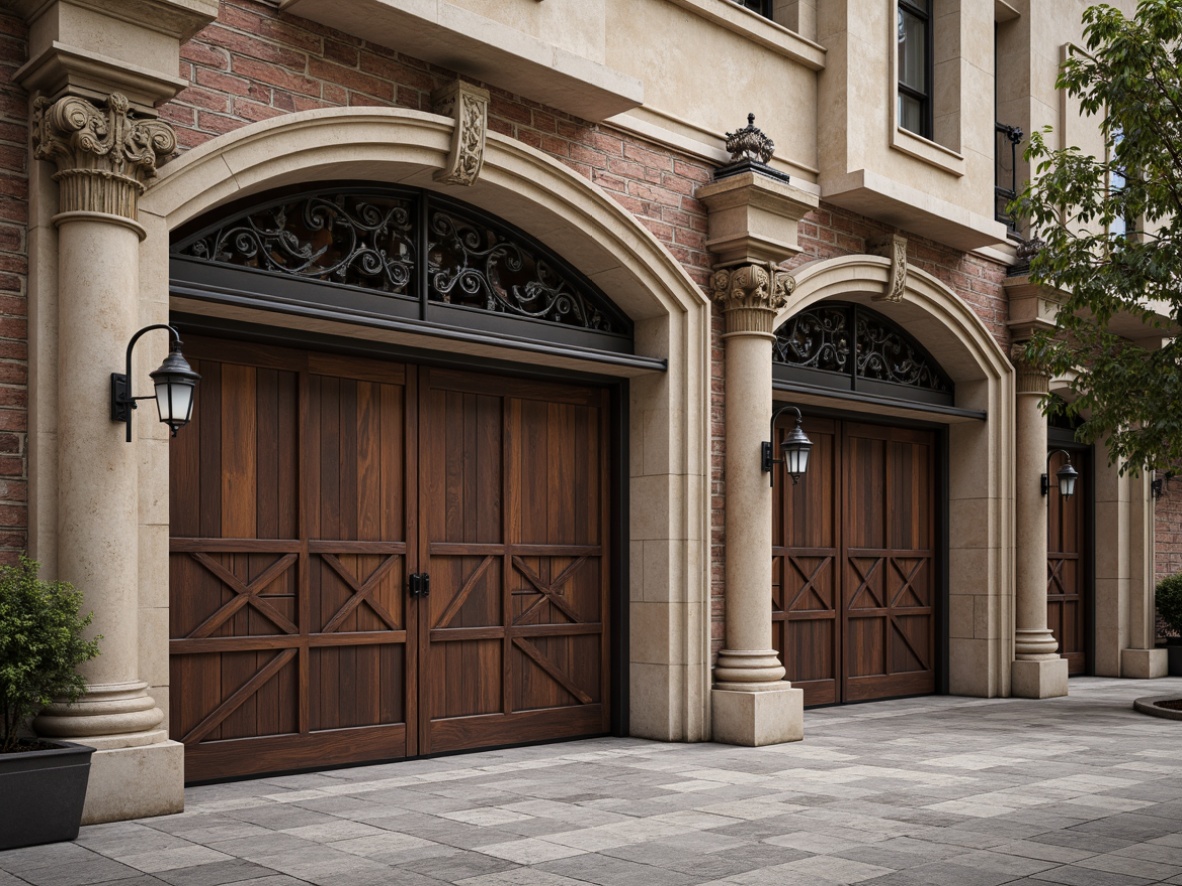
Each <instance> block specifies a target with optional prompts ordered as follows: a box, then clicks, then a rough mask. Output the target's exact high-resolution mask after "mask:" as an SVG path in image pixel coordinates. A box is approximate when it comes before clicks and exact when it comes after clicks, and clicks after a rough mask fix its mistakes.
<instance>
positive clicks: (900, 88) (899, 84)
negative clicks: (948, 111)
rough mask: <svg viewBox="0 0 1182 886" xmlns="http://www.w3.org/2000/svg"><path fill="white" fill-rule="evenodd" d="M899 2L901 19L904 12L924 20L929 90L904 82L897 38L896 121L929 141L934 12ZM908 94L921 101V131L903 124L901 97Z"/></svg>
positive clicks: (905, 128) (926, 70)
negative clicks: (920, 89) (900, 107)
mask: <svg viewBox="0 0 1182 886" xmlns="http://www.w3.org/2000/svg"><path fill="white" fill-rule="evenodd" d="M897 2H898V13H897V15H898V17H899V18H900V19H901V18H902V16H903V15H904V14H906V15H910V16H913V17H914V18H916V19H918V20H920V21H921V22H923V26H924V27H923V34H924V59H923V72H924V73H923V78H924V82H925V83H926V84H927V92H920V91H919V90H918V89H915V88H913V87H911V86H907V85H906V84H905V83H904V82H903V71H902V65H901V63H900V61H899V44H898V40H897V38H896V42H895V60H896V65H897V66H898V68H899V70H898V71H897V74H898V76H897V77H896V83H895V87H896V88H895V114H896V116H897V117H898V120H897V121H896V122H897V123H898V125H899V128H900V129H904V130H906V131H907V132H910V133H912V134H914V135H918V136H919V137H920V138H926V139H928V140H929V141H930V140H931V139H932V137H933V132H934V121H933V115H932V96H933V95H934V92H935V90H934V89H933V88H932V68H933V65H932V55H933V53H932V13H931V12H930V11H928V10H925V9H921V8H920V7H918V6H916V5H915V4H914V3H912V2H910V0H897ZM929 3H930V4H931V5H934V4H935V0H929ZM904 95H906V96H907V97H908V98H912V99H915V100H916V101H918V102H919V103H920V107H921V109H922V114H921V117H922V120H921V123H920V125H921V127H922V131H921V132H916V131H915V130H914V129H908V128H907V127H906V126H904V125H903V115H902V114H901V113H899V105H900V101H899V100H900V98H901V97H902V96H904Z"/></svg>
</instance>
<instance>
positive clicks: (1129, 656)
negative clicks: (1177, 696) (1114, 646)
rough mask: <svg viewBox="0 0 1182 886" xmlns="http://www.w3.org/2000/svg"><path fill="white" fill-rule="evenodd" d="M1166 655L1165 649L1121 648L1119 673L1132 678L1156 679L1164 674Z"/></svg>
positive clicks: (1166, 666)
mask: <svg viewBox="0 0 1182 886" xmlns="http://www.w3.org/2000/svg"><path fill="white" fill-rule="evenodd" d="M1168 657H1169V656H1168V653H1167V652H1166V650H1165V649H1122V650H1121V651H1120V675H1121V676H1122V677H1130V678H1132V679H1134V680H1156V679H1157V678H1158V677H1164V676H1166V672H1167V670H1168V664H1169V662H1168Z"/></svg>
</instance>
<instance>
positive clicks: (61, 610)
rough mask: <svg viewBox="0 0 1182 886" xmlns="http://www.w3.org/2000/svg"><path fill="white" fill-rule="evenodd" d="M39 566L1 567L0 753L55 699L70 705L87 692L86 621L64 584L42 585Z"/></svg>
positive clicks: (91, 645) (93, 651)
mask: <svg viewBox="0 0 1182 886" xmlns="http://www.w3.org/2000/svg"><path fill="white" fill-rule="evenodd" d="M39 569H40V564H38V563H36V562H35V561H33V560H29V559H27V558H25V557H22V558H21V560H20V563H19V564H18V565H16V566H4V567H0V754H2V753H7V752H10V751H13V750H15V749H16V745H17V741H18V739H17V732H18V730H19V729H20V728H21V727H22V726H24V725H26V724H27V723H28V722H29V721H30V720H32V718H33V717H35V716H36V715H37V714H38V713H39V712H40V711H41V709H42V708H43V707H45V706H46V705H47V704H49V703H50V702H52V701H54V700H57V699H65V700H66V701H67V702H75V701H77V700H78V697H79V696H80V695H82V693H83V691H84V690H85V689H86V681H85V680H83V679H82V677H81V675H79V674H78V672H77V670H76V669H77V667H78V665H80V664H82V662H85V661H89V660H90V659H92V658H94V657H95V656H96V655H98V641H99V640H100V639H102V638H101V637H96V638H95V639H94V640H87V639H86V638H85V636H84V633H85V631H86V628H87V627H89V626H90V621H91V616H90V615H89V614H88V615H86V616H85V617H83V616H81V615H80V614H79V610H80V609H81V608H82V595H81V594H80V593H78V592H77V591H75V590H74V589H73V587H71V586H70V585H69V584H66V583H65V582H49V581H42V580H40V579H39V578H38V577H37V573H38V571H39Z"/></svg>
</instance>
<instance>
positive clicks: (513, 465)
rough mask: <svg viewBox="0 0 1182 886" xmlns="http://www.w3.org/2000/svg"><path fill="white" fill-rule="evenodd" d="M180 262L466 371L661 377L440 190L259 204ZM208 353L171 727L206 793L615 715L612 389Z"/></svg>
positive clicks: (178, 284) (607, 313)
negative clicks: (237, 780) (576, 359)
mask: <svg viewBox="0 0 1182 886" xmlns="http://www.w3.org/2000/svg"><path fill="white" fill-rule="evenodd" d="M170 266H171V273H170V276H171V287H172V292H173V294H174V296H176V297H179V298H182V299H185V300H186V301H187V304H190V305H202V306H207V305H216V306H218V307H216V308H215V309H213V313H215V314H216V313H217V312H219V311H222V312H225V311H236V310H239V309H247V310H248V311H253V312H255V313H254V314H252V316H254V317H257V315H258V314H259V313H264V312H266V313H274V312H278V313H285V314H288V315H298V316H300V317H303V318H306V321H305V322H307V323H310V324H312V325H315V324H316V323H317V322H321V321H324V320H328V321H330V322H337V323H339V322H341V321H348V322H349V323H351V324H353V326H354V327H355V328H357V329H367V328H368V329H372V330H375V332H374V337H375V338H380V337H382V336H389V335H391V334H396V335H401V336H407V335H414V336H416V338H415V339H414V341H416V342H429V341H434V345H433V347H434V349H435V351H436V352H437V353H438V352H439V351H440V350H447V351H448V352H449V354H448V359H449V360H452V361H453V362H454V360H455V359H456V355H457V354H462V353H464V352H465V351H466V349H468V348H469V346H476V347H487V346H493V347H497V348H500V349H504V348H506V347H509V348H514V349H516V350H517V351H518V352H519V358H518V359H519V361H520V362H525V363H528V362H529V361H530V360H531V355H536V354H537V353H539V352H541V353H553V352H561V353H566V352H567V351H569V350H570V349H578V350H579V351H580V353H581V354H583V355H585V357H586V359H594V358H596V357H597V356H598V357H600V358H602V359H608V358H610V360H614V361H615V362H616V363H620V362H624V363H627V362H628V361H629V360H633V361H640V362H642V363H644V362H645V361H647V363H646V366H648V368H650V369H651V368H653V367H652V366H651V365H649V364H652V363H654V362H655V363H656V364H658V367H659V365H660V361H652V360H651V359H649V358H642V357H634V356H633V355H632V344H633V343H632V324H631V322H630V321H629V319H628V318H627V317H626V316H625V315H624V314H623V313H622V312H620V311H619V309H618V308H617V307H616V306H615V305H613V304H612V303H611V302H610V300H608V299H607V297H606V296H605V295H604V294H603V292H602V291H600V290H599V289H598V288H597V287H596V286H595V285H594V284H593V283H591V282H590V281H589V280H587V279H586V278H585V277H583V276H581V275H580V274H578V273H577V272H576V271H575V270H574V269H573V268H571V267H570V266H569V265H567V264H566V263H565V262H564V261H563V260H562V259H561V257H559V256H556V255H554V254H553V253H551V252H549V251H548V250H547V249H546V248H545V247H544V246H543V245H542V244H539V243H538V242H537V241H534V240H532V239H531V238H530V237H528V236H526V235H525V234H524V233H523V232H521V231H519V230H517V229H515V228H513V227H511V226H509V225H507V224H505V223H504V222H502V221H500V220H498V219H495V218H493V217H490V216H488V215H487V214H485V213H483V212H481V211H480V210H478V209H475V208H474V207H471V206H466V205H465V204H462V203H459V202H457V201H455V200H451V199H448V198H446V197H444V196H442V195H439V194H437V193H433V192H429V191H421V190H416V189H413V188H405V187H393V186H388V185H377V184H373V183H351V184H342V185H332V186H328V185H325V186H319V187H317V188H315V189H312V190H295V191H288V192H283V193H276V194H271V195H266V196H264V197H263V198H254V200H253V201H252V202H250V203H246V204H242V205H239V206H238V207H237V208H236V209H229V210H225V211H222V212H219V213H218V214H217V215H216V216H215V217H213V218H207V219H202V220H199V221H197V222H195V223H194V224H192V225H191V226H189V227H188V228H187V229H186V230H184V231H181V232H178V234H177V236H176V237H175V239H174V242H173V246H172V254H171V258H170ZM206 310H207V308H204V307H203V308H202V310H201V311H199V313H202V314H204V313H205V311H206ZM203 322H204V321H203ZM255 322H263V323H265V322H266V321H265V320H262V321H260V320H257V319H256V320H255ZM203 328H207V329H208V328H209V327H208V326H205V327H203ZM260 334H261V333H260ZM269 340H271V341H274V340H275V335H273V334H272V335H271V337H270V339H269ZM185 353H186V354H191V355H192V356H193V358H194V360H195V367H196V369H197V371H198V372H200V373H202V375H203V376H204V378H203V379H202V382H201V385H200V388H199V390H198V394H197V397H198V400H197V406H196V411H195V419H194V421H193V424H192V426H190V427H187V428H185V430H184V432H183V433H182V434H180V435H178V436H177V438H176V439H175V440H174V441H173V444H172V455H171V459H172V461H171V526H172V532H171V535H172V555H171V563H172V566H171V575H170V583H171V584H170V622H171V634H170V636H171V638H172V639H171V669H172V679H171V698H170V702H171V705H170V708H171V711H170V721H171V734H172V736H173V737H174V738H177V739H179V740H181V741H183V742H184V743H185V745H186V776H187V778H188V779H189V780H190V781H193V780H205V779H212V778H222V777H230V776H236V775H247V774H253V773H261V772H273V771H280V770H289V769H299V768H307V767H318V766H330V765H335V764H341V763H350V762H357V761H363V760H376V759H393V758H398V757H405V756H412V755H419V754H430V753H438V752H443V751H451V750H458V749H462V748H474V747H487V746H492V745H502V744H510V743H517V742H528V741H539V740H545V739H556V738H567V737H572V736H581V735H593V734H600V733H603V732H605V731H607V730H608V729H609V728H610V725H611V723H610V714H609V710H610V699H609V697H608V696H609V686H610V685H611V682H610V678H611V676H612V675H611V668H610V667H609V649H610V648H611V647H610V644H611V641H612V638H611V637H610V636H609V634H610V631H609V624H610V618H609V615H610V606H609V579H610V576H611V575H612V574H613V569H612V564H613V562H614V555H613V552H612V550H610V548H609V533H608V521H609V519H610V515H611V512H612V504H613V503H612V501H611V500H610V497H609V494H608V488H609V449H610V445H609V443H610V441H611V440H612V439H614V437H613V436H612V434H613V433H614V432H612V431H610V430H609V426H610V425H611V424H612V420H611V416H610V414H609V413H610V411H611V410H610V408H609V401H610V400H611V392H610V390H609V389H608V388H605V387H599V386H595V385H587V384H573V383H572V384H566V383H558V382H556V381H529V380H523V379H518V378H509V377H501V376H498V375H495V374H491V373H483V372H482V373H476V372H464V371H458V370H450V369H441V368H431V367H426V366H420V365H415V364H414V363H410V362H406V363H403V362H397V361H387V360H378V359H360V358H352V357H345V356H333V355H329V354H322V353H318V352H314V351H306V350H296V349H294V348H293V349H288V348H284V347H273V346H262V345H258V346H256V345H250V344H243V343H236V342H233V341H228V340H219V339H216V338H211V339H207V340H200V339H193V340H192V341H191V342H190V341H187V342H186V349H185Z"/></svg>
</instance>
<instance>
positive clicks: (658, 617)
mask: <svg viewBox="0 0 1182 886" xmlns="http://www.w3.org/2000/svg"><path fill="white" fill-rule="evenodd" d="M453 125H454V121H453V120H452V119H451V118H449V117H442V116H438V115H435V114H429V113H422V112H417V111H408V110H401V109H392V108H391V109H385V108H382V109H379V108H340V109H322V110H314V111H307V112H302V113H297V114H292V115H288V116H284V117H279V118H275V119H272V120H268V121H263V122H260V123H256V124H253V125H250V126H246V127H243V128H242V129H239V130H236V131H234V132H232V133H228V134H226V135H223V136H221V137H219V138H216V139H214V140H212V141H210V142H207V143H206V144H204V145H201V146H200V147H198V148H195V149H194V150H192V151H190V152H188V153H186V154H185V155H183V156H182V157H180V158H178V159H176V160H174V161H172V162H170V163H168V164H166V165H165V166H164V167H162V168H161V170H160V176H159V178H158V179H157V181H156V182H155V183H154V184H153V186H152V187H151V188H150V189H149V191H148V192H147V193H146V194H145V195H144V196H143V197H142V198H141V201H140V221H141V223H142V224H143V226H144V229H145V232H146V236H145V239H144V242H143V244H142V246H141V261H140V297H139V305H140V313H141V320H142V322H144V323H148V322H163V321H164V320H166V319H167V316H168V311H169V299H168V297H167V295H166V294H167V293H168V292H169V281H168V270H167V269H168V246H169V235H170V232H172V231H174V230H176V229H177V228H178V227H180V226H181V225H183V224H185V223H186V222H188V221H190V220H192V219H195V218H197V217H198V216H201V215H204V214H206V213H209V212H210V211H211V210H215V209H217V208H218V207H220V206H225V205H227V204H229V203H230V202H232V201H237V200H239V199H241V198H244V197H249V196H252V195H257V194H262V193H264V192H267V191H272V190H274V189H277V188H281V187H285V186H289V185H293V184H297V183H300V184H302V183H310V182H315V181H341V180H352V181H361V180H369V181H374V182H382V183H398V184H405V185H410V186H416V187H422V188H426V189H434V190H439V191H448V192H450V193H455V187H454V186H450V187H449V186H447V185H444V184H441V183H438V182H436V181H435V180H434V178H433V176H434V174H435V172H436V171H438V170H440V169H443V168H444V167H445V165H446V163H447V159H448V154H449V151H450V148H451V134H452V128H453ZM457 196H460V197H461V198H462V199H463V200H464V201H465V202H467V203H470V204H472V205H474V206H476V207H478V208H481V209H483V210H485V211H487V212H489V213H490V214H492V215H495V216H498V217H500V218H502V219H504V220H506V221H508V222H509V223H511V224H513V225H515V226H516V227H518V228H520V229H521V230H523V231H525V232H526V233H527V234H530V235H531V236H533V237H534V238H536V239H537V240H539V241H540V242H542V243H544V244H545V245H546V246H547V247H549V248H550V249H552V250H554V251H555V252H556V253H558V254H559V255H561V256H562V257H563V258H564V259H565V260H566V261H567V262H568V263H570V264H571V265H572V266H574V268H575V269H576V270H578V271H580V272H581V273H582V274H584V275H585V276H587V277H588V278H589V279H591V280H592V281H593V282H594V283H595V284H596V285H597V286H599V288H600V289H601V290H602V291H603V292H605V293H606V294H607V295H608V297H609V298H610V299H611V300H612V301H613V302H614V303H615V304H616V305H617V306H619V307H620V308H621V309H622V310H623V311H624V312H625V313H627V314H628V316H629V317H630V318H631V319H632V321H633V322H634V324H635V340H636V350H637V353H639V354H643V355H645V356H648V357H656V358H660V359H662V360H664V361H665V366H666V368H665V371H663V372H660V371H643V370H635V369H631V370H629V369H621V368H617V369H612V368H610V367H607V368H605V366H604V365H602V364H600V365H596V364H592V363H587V362H585V361H581V360H580V358H578V356H577V355H570V354H563V353H548V354H542V353H538V354H533V355H530V357H529V359H530V361H531V362H532V363H534V364H535V365H551V366H558V367H564V368H569V369H583V370H590V371H596V372H599V373H601V374H602V373H604V372H608V373H612V374H615V375H619V376H626V377H629V379H630V380H629V399H630V404H629V439H628V449H629V465H628V467H627V476H628V484H629V490H630V494H629V505H628V507H629V514H628V516H629V542H630V559H629V575H628V577H627V579H626V584H627V585H628V586H627V587H625V588H624V589H623V593H622V598H623V599H624V600H630V601H631V602H630V603H629V604H628V621H629V622H630V626H631V627H630V639H629V642H630V653H629V654H628V658H629V692H628V694H629V698H630V718H629V729H630V732H631V733H632V734H634V735H639V736H644V737H650V738H656V739H663V740H690V741H693V740H702V739H704V738H706V737H708V730H709V725H708V724H709V722H710V720H709V716H708V709H707V705H708V698H709V693H708V688H709V669H708V662H709V623H710V621H709V587H708V582H709V575H710V565H709V562H708V557H709V554H708V552H709V542H708V539H709V508H708V507H707V503H708V501H709V455H710V454H709V421H708V418H709V409H708V398H709V373H708V367H709V356H710V345H709V341H710V340H709V334H710V332H709V330H710V323H709V319H710V314H709V301H708V299H707V298H706V296H705V294H704V293H703V292H702V290H701V288H700V287H699V286H697V285H696V284H695V283H694V282H693V280H691V279H690V278H689V276H688V275H687V274H686V272H685V270H684V269H683V268H682V266H681V265H680V264H679V263H678V262H677V260H676V259H674V258H673V256H672V255H671V254H670V253H669V252H668V251H667V250H666V249H665V248H664V247H663V246H662V245H661V244H660V243H658V242H657V240H656V239H655V238H654V237H653V236H652V235H651V234H650V233H649V232H648V231H647V230H646V229H645V228H644V227H643V226H642V225H640V224H639V223H638V222H637V221H636V220H635V219H633V218H632V217H631V216H630V215H629V214H628V213H627V212H626V211H625V210H624V209H623V208H622V207H620V206H619V204H617V203H616V202H615V201H613V200H612V199H611V198H610V197H608V196H607V195H606V194H605V193H604V192H603V191H602V190H600V189H599V188H598V187H596V186H595V185H594V184H592V183H590V182H588V181H587V180H586V179H584V178H582V177H581V176H579V175H577V174H576V173H574V172H573V171H571V170H570V169H568V168H567V167H565V166H563V165H562V164H560V163H558V162H557V161H555V160H553V159H552V158H550V157H548V156H546V155H544V154H542V153H541V152H539V151H536V150H534V149H532V148H530V147H528V146H527V145H524V144H522V143H520V142H517V141H515V140H513V139H510V138H507V137H505V136H501V135H498V134H495V133H489V134H488V138H487V146H486V149H485V156H484V165H483V169H482V172H481V176H480V178H479V180H478V181H477V182H476V183H475V184H473V185H472V186H471V187H468V188H465V189H463V191H462V193H460V194H458V195H457ZM226 316H229V313H226ZM270 322H272V323H277V324H281V325H290V326H300V327H301V328H311V326H310V325H309V324H308V323H306V322H304V321H301V320H300V318H293V317H286V316H284V315H278V314H277V315H275V316H274V319H272V320H271V321H270ZM330 325H332V324H330ZM317 329H318V330H320V331H326V330H325V328H324V325H323V323H321V324H320V325H319V326H318V327H317ZM331 331H332V332H334V333H335V334H338V335H352V336H354V337H363V336H365V335H366V333H364V332H359V331H358V330H355V329H354V330H351V329H349V328H348V326H347V324H343V323H342V324H339V325H335V326H334V328H332V329H331ZM387 340H390V341H394V342H395V343H397V344H405V345H412V346H414V347H416V348H427V349H431V348H440V347H442V345H441V344H440V343H438V342H432V341H430V340H426V339H423V340H416V338H415V337H414V336H409V337H408V336H407V335H405V334H401V337H394V338H390V339H387ZM554 350H555V351H557V350H558V349H554ZM472 353H473V354H477V355H479V356H486V357H495V358H500V359H512V360H517V361H518V362H520V361H521V360H522V357H521V356H520V355H519V354H518V355H515V354H514V353H513V352H512V351H509V350H508V349H498V348H497V347H495V346H478V347H475V348H474V349H473V350H472ZM154 434H155V436H154V437H153V438H152V439H151V440H150V441H148V440H146V441H145V442H146V443H147V444H148V446H147V447H146V451H147V450H150V454H147V455H145V457H144V458H143V459H142V462H141V464H142V467H141V472H140V487H141V501H143V500H145V496H147V497H149V498H150V499H151V500H152V501H153V502H163V503H164V504H163V508H162V510H159V509H157V508H149V509H145V508H143V507H141V539H143V540H144V542H143V543H144V544H146V545H147V547H146V548H145V549H144V553H143V554H141V558H140V561H141V564H143V565H145V566H147V567H148V569H147V570H141V574H144V573H145V572H146V573H148V574H152V575H156V576H159V575H165V574H167V561H166V552H167V550H168V544H167V537H168V513H167V489H168V480H167V477H168V451H167V448H166V445H167V444H166V440H165V439H164V436H163V434H161V433H159V432H158V431H154ZM158 583H159V582H158ZM153 592H154V597H153V599H154V600H155V601H156V605H157V607H166V606H167V593H166V589H165V592H164V594H163V595H161V593H160V589H159V588H158V587H157V588H155V589H154V591H153ZM162 596H163V599H162ZM163 621H164V622H165V623H166V622H167V619H166V618H164V619H163ZM157 623H159V620H158V621H157ZM145 642H151V643H158V644H159V648H155V647H154V648H152V649H149V650H142V653H141V654H142V655H146V656H147V657H148V658H149V659H151V660H153V661H156V662H161V661H163V662H166V661H167V631H166V630H165V631H163V634H162V636H161V637H159V638H156V639H152V640H146V641H145ZM156 672H157V673H159V668H158V669H157V671H156ZM165 682H166V679H165ZM159 696H161V697H163V698H164V699H165V700H167V690H165V691H163V692H161V693H159Z"/></svg>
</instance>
